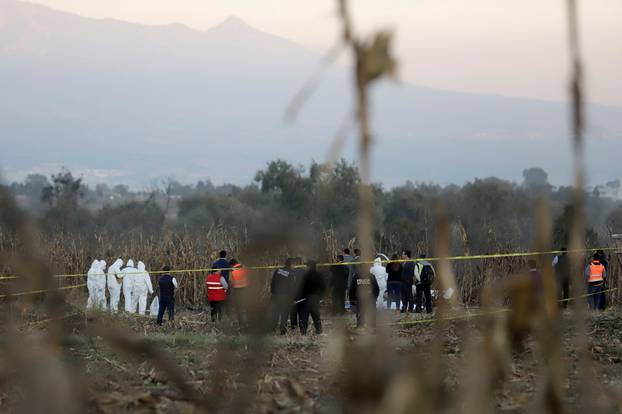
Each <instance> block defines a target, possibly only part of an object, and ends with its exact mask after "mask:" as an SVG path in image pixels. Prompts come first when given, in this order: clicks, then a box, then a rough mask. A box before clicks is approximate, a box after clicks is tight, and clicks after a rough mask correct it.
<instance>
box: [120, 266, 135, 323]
mask: <svg viewBox="0 0 622 414" xmlns="http://www.w3.org/2000/svg"><path fill="white" fill-rule="evenodd" d="M137 272H138V271H137V270H136V269H135V268H134V261H133V260H132V259H130V260H128V261H127V265H126V266H125V268H124V269H123V270H121V273H120V274H121V276H122V278H123V298H124V300H125V311H126V312H132V302H133V300H132V293H133V291H134V279H136V273H137Z"/></svg>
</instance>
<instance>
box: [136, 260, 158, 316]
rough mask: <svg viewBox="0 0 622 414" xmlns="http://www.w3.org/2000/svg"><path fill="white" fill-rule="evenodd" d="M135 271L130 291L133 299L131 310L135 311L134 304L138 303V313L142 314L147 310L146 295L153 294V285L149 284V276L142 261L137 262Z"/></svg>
mask: <svg viewBox="0 0 622 414" xmlns="http://www.w3.org/2000/svg"><path fill="white" fill-rule="evenodd" d="M137 271H138V273H137V274H136V278H135V280H134V287H133V289H134V290H133V293H132V298H133V299H134V302H133V303H132V312H134V311H136V306H137V305H138V313H139V314H140V315H144V314H145V311H146V310H147V295H148V294H153V286H152V285H151V277H150V276H149V273H147V270H145V264H144V263H143V262H138V267H137Z"/></svg>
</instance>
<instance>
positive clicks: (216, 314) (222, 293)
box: [205, 272, 229, 322]
mask: <svg viewBox="0 0 622 414" xmlns="http://www.w3.org/2000/svg"><path fill="white" fill-rule="evenodd" d="M205 287H206V289H207V301H208V302H209V305H210V307H211V308H212V312H211V315H212V322H216V321H217V320H220V318H221V315H222V307H223V305H224V303H225V300H227V291H228V290H229V285H228V284H227V281H226V280H225V278H224V277H223V276H222V274H221V273H220V272H214V273H210V274H208V275H207V278H205Z"/></svg>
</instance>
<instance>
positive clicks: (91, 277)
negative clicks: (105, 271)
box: [86, 260, 99, 310]
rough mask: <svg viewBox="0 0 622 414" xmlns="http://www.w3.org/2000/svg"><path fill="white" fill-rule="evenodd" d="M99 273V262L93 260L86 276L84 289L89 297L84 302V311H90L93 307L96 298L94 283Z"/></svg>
mask: <svg viewBox="0 0 622 414" xmlns="http://www.w3.org/2000/svg"><path fill="white" fill-rule="evenodd" d="M98 272H99V260H93V262H92V263H91V267H90V268H89V271H88V273H87V274H86V289H87V290H88V291H89V297H88V299H87V300H86V310H89V309H92V308H93V306H95V302H97V300H96V296H97V292H96V281H95V279H96V278H97V273H98Z"/></svg>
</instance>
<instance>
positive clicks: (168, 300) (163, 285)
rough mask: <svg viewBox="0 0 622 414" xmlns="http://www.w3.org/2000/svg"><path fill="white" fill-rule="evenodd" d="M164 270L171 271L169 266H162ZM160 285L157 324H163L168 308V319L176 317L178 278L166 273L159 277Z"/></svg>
mask: <svg viewBox="0 0 622 414" xmlns="http://www.w3.org/2000/svg"><path fill="white" fill-rule="evenodd" d="M162 271H163V272H170V271H171V268H170V267H169V266H164V267H163V268H162ZM158 286H159V287H160V297H159V299H158V302H159V305H160V306H159V308H158V319H157V324H158V325H162V319H163V318H164V311H165V310H167V309H168V320H169V321H172V320H173V319H174V317H175V289H176V288H177V280H175V278H174V277H173V276H171V275H170V274H168V273H164V274H163V275H162V276H160V279H158Z"/></svg>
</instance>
